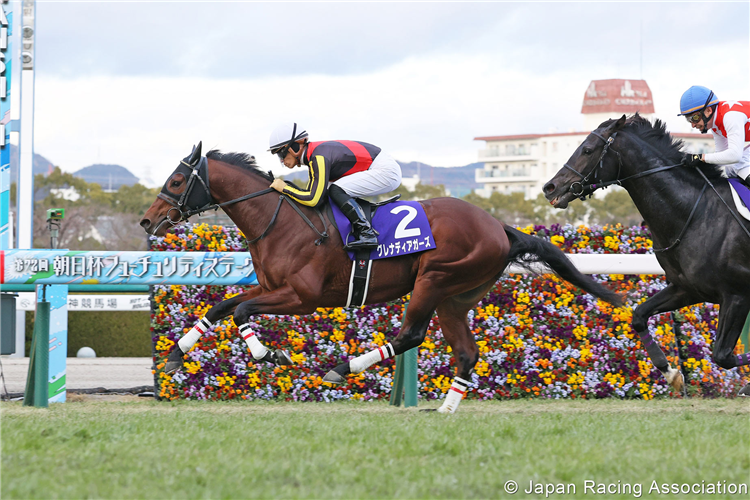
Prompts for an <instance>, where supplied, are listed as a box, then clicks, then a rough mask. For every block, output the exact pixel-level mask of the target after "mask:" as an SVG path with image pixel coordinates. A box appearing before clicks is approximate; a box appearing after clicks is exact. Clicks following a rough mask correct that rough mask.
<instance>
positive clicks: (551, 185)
mask: <svg viewBox="0 0 750 500" xmlns="http://www.w3.org/2000/svg"><path fill="white" fill-rule="evenodd" d="M681 146H682V141H675V140H673V139H672V137H671V136H670V135H669V133H667V131H666V128H665V125H664V124H663V123H662V122H661V121H660V120H656V122H655V123H653V124H652V123H651V122H650V121H648V120H646V119H644V118H643V117H641V116H639V115H638V114H636V115H635V116H632V117H630V118H627V119H626V117H625V115H623V116H622V117H621V118H620V119H619V120H607V121H605V122H604V123H602V124H601V125H600V126H599V128H597V129H596V130H595V131H593V132H592V133H591V134H590V135H589V136H588V137H587V138H586V140H584V141H583V143H582V144H581V145H580V146H579V147H578V149H576V151H575V152H574V153H573V155H572V156H571V157H570V159H569V160H568V162H567V163H566V164H565V166H564V167H563V168H562V169H560V171H559V172H557V174H556V175H555V176H554V177H553V178H552V180H550V181H549V182H548V183H547V184H546V185H545V186H544V194H545V196H546V197H547V199H548V200H550V202H551V203H552V205H553V206H555V207H557V208H566V207H567V206H568V203H570V202H571V201H572V200H574V199H576V198H584V197H585V196H587V195H590V194H591V193H592V192H593V191H594V190H596V189H598V188H600V187H606V186H607V185H611V184H621V185H622V187H624V188H625V189H626V190H627V191H628V193H629V194H630V197H631V198H632V199H633V202H634V203H635V205H636V207H638V210H639V211H640V212H641V215H642V216H643V218H644V219H645V221H646V222H647V224H648V226H649V228H650V229H651V234H652V236H653V241H654V251H655V253H656V258H657V259H658V261H659V264H660V265H661V267H662V268H663V269H664V270H665V272H666V278H667V280H668V282H669V284H668V285H667V287H666V288H665V289H664V290H662V291H660V292H659V293H657V294H656V295H654V296H653V297H651V298H650V299H649V300H647V301H646V302H644V303H643V304H641V305H639V306H638V307H637V308H636V309H635V311H634V312H633V329H634V330H635V331H636V332H638V335H639V336H640V338H641V341H642V342H643V344H644V346H645V347H646V350H647V351H648V355H649V357H650V358H651V361H652V362H653V363H654V365H655V366H656V367H657V368H658V369H659V370H660V371H661V372H662V373H663V374H664V375H665V377H667V380H669V382H670V383H671V384H672V386H673V387H675V388H678V385H676V384H679V382H681V379H682V377H681V376H680V375H677V374H676V372H677V370H674V368H672V367H671V366H670V365H669V362H668V361H667V358H666V356H665V355H664V352H663V351H662V350H661V348H660V347H659V345H658V344H656V342H654V339H653V338H652V337H651V335H650V334H649V332H648V325H647V322H648V319H649V317H651V316H652V315H654V314H659V313H663V312H667V311H672V310H675V309H679V308H681V307H685V306H689V305H692V304H696V303H700V302H712V303H714V304H720V305H721V309H720V312H719V324H718V327H717V329H716V339H715V341H714V346H713V353H712V354H713V359H714V361H715V362H716V364H718V365H719V366H721V367H722V368H726V369H730V368H734V367H736V366H741V365H747V364H750V353H746V354H742V355H739V356H737V355H735V354H734V348H735V346H736V344H737V339H738V338H739V336H740V333H741V331H742V327H743V325H744V323H745V320H746V318H747V316H748V312H750V233H749V232H748V231H749V230H750V221H747V220H744V219H741V218H739V217H735V216H733V215H732V213H731V212H730V211H729V209H728V206H727V205H725V203H724V201H722V199H723V200H725V201H726V203H727V204H728V205H729V206H732V207H733V206H734V203H733V202H732V195H731V193H730V188H729V183H728V182H727V180H726V179H725V178H723V177H722V170H721V169H720V167H716V166H714V165H707V164H705V165H702V166H700V167H690V168H688V167H686V166H684V165H682V160H683V157H684V155H683V153H681V152H680V148H681ZM743 226H744V227H743ZM749 390H750V384H749V385H747V386H745V388H743V389H742V390H741V391H740V393H741V394H742V393H745V392H749Z"/></svg>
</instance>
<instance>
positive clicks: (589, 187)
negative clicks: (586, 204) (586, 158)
mask: <svg viewBox="0 0 750 500" xmlns="http://www.w3.org/2000/svg"><path fill="white" fill-rule="evenodd" d="M591 135H593V136H595V137H598V138H599V139H601V140H602V141H603V142H604V148H603V149H602V154H601V155H600V156H599V159H598V160H597V163H598V165H596V166H594V168H592V169H591V172H589V173H588V174H586V175H585V176H584V175H583V174H582V173H581V172H579V171H578V170H576V169H574V168H573V167H571V166H570V165H568V164H567V163H564V164H563V168H567V169H568V170H570V171H571V172H573V173H575V174H576V175H577V176H579V177H580V178H581V180H580V181H575V182H573V183H572V184H571V185H570V188H568V191H570V192H571V193H572V194H573V195H574V196H575V197H576V198H578V199H580V200H585V199H586V197H587V196H588V197H591V196H592V195H593V194H594V191H596V190H597V189H600V188H603V187H607V186H609V185H611V184H619V183H620V182H621V181H620V180H617V181H614V182H611V181H610V184H606V185H605V184H601V183H600V184H593V183H590V182H589V178H590V177H591V176H592V175H593V176H594V180H596V179H598V177H599V171H600V170H603V169H604V156H606V154H607V151H609V147H610V146H611V145H612V143H613V142H615V137H617V132H615V133H613V134H612V135H610V136H609V138H608V139H605V138H604V137H603V136H602V135H600V134H598V133H596V132H591ZM612 152H613V153H615V154H616V155H617V161H618V164H619V166H618V169H617V177H618V178H619V177H620V171H621V170H622V157H621V156H620V153H618V152H617V151H615V150H614V149H613V150H612ZM623 180H624V179H623ZM576 184H577V185H578V188H576V187H575V186H576Z"/></svg>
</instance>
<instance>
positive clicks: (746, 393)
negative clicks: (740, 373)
mask: <svg viewBox="0 0 750 500" xmlns="http://www.w3.org/2000/svg"><path fill="white" fill-rule="evenodd" d="M737 395H738V396H740V397H743V398H750V384H747V385H746V386H745V387H743V388H742V389H740V392H738V393H737Z"/></svg>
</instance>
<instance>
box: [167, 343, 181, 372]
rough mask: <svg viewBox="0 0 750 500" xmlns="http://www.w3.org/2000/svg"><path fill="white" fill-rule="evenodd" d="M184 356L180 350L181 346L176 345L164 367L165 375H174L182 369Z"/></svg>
mask: <svg viewBox="0 0 750 500" xmlns="http://www.w3.org/2000/svg"><path fill="white" fill-rule="evenodd" d="M184 355H185V353H184V352H182V349H180V345H179V344H175V346H174V349H172V352H170V353H169V357H168V358H167V362H166V364H165V365H164V373H166V374H167V375H172V374H173V373H174V372H176V371H177V370H179V369H180V368H182V363H183V360H182V357H183V356H184Z"/></svg>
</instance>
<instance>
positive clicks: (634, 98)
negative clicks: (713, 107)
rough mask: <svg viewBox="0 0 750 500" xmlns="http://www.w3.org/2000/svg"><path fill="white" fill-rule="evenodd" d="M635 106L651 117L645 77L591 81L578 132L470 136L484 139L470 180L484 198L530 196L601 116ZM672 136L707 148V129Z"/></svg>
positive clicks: (611, 115)
mask: <svg viewBox="0 0 750 500" xmlns="http://www.w3.org/2000/svg"><path fill="white" fill-rule="evenodd" d="M636 111H637V112H639V113H640V114H641V116H643V117H644V118H648V119H651V120H653V119H654V118H656V116H655V114H654V101H653V96H652V94H651V89H649V87H648V84H647V83H646V81H645V80H619V79H615V80H593V81H592V82H591V83H590V84H589V86H588V88H587V89H586V92H585V94H584V96H583V104H582V106H581V114H583V118H584V126H585V127H586V130H584V131H580V132H565V133H548V134H517V135H497V136H485V137H475V138H474V140H475V141H484V142H485V147H484V149H481V150H479V161H480V162H482V163H483V164H484V167H483V168H478V169H477V170H476V172H475V180H476V182H478V183H480V184H481V185H482V188H480V189H477V190H476V193H477V194H479V195H481V196H484V197H489V196H490V195H492V193H494V192H499V193H503V194H510V193H516V192H521V193H524V195H525V197H526V198H536V197H537V196H538V195H539V194H540V193H541V192H542V187H543V186H544V183H545V182H547V181H548V180H549V179H551V178H552V177H553V176H554V174H555V173H556V172H557V171H558V170H559V169H560V168H561V167H562V165H563V164H564V163H565V162H566V161H567V160H568V158H570V155H572V154H573V151H575V149H576V148H577V147H578V146H580V144H581V143H582V142H583V140H584V139H585V138H586V137H587V136H588V135H589V133H590V132H591V130H594V129H596V128H597V127H598V126H599V124H600V123H602V122H603V121H605V120H608V119H610V118H617V117H619V116H621V115H623V114H626V115H632V114H634V113H635V112H636ZM672 135H673V136H675V137H679V138H680V139H682V140H683V141H684V142H685V150H686V151H690V152H695V153H706V152H710V151H713V137H712V136H711V135H710V134H709V135H702V134H699V133H694V134H684V133H675V134H672ZM600 193H601V192H600ZM604 194H606V193H604Z"/></svg>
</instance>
